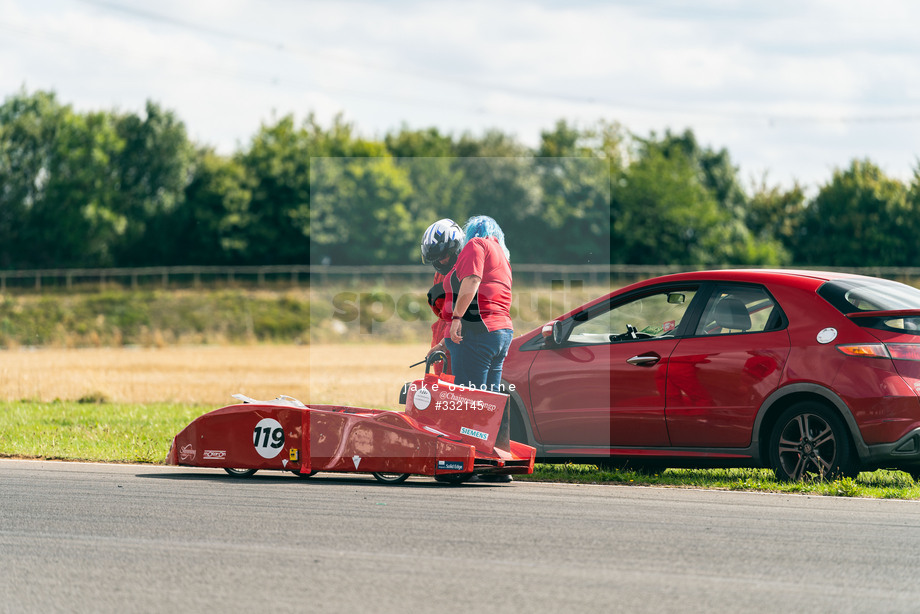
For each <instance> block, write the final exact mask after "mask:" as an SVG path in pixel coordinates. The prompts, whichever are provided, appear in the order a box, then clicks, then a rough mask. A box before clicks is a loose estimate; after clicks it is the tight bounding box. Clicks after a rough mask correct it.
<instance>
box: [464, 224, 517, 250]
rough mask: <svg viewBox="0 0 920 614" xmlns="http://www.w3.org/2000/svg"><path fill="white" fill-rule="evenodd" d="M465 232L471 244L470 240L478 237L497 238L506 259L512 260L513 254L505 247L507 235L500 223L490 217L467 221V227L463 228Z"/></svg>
mask: <svg viewBox="0 0 920 614" xmlns="http://www.w3.org/2000/svg"><path fill="white" fill-rule="evenodd" d="M463 232H464V234H466V243H469V241H470V239H474V238H476V237H481V238H483V239H485V238H486V237H495V238H496V239H497V240H498V244H499V245H501V246H502V251H503V252H504V253H505V258H507V259H508V260H509V261H510V260H511V252H509V251H508V247H507V246H506V245H505V233H504V232H502V229H501V226H499V225H498V222H496V221H495V220H493V219H492V218H490V217H489V216H488V215H474V216H473V217H471V218H470V219H468V220H467V221H466V226H464V227H463Z"/></svg>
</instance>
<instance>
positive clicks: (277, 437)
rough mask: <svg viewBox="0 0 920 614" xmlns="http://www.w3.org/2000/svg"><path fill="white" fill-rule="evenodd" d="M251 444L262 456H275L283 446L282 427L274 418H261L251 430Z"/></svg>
mask: <svg viewBox="0 0 920 614" xmlns="http://www.w3.org/2000/svg"><path fill="white" fill-rule="evenodd" d="M252 445H254V446H255V448H256V452H258V453H259V456H261V457H262V458H275V457H276V456H278V454H279V453H280V452H281V448H283V447H284V429H283V428H281V423H280V422H278V421H277V420H275V419H274V418H263V419H262V420H260V421H259V423H258V424H257V425H256V428H255V429H253V431H252Z"/></svg>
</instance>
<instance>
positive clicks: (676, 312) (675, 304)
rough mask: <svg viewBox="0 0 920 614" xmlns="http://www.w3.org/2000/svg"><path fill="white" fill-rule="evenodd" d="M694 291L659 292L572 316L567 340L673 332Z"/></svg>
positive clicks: (586, 341) (630, 337) (607, 340)
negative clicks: (585, 315) (592, 312)
mask: <svg viewBox="0 0 920 614" xmlns="http://www.w3.org/2000/svg"><path fill="white" fill-rule="evenodd" d="M695 294H696V290H680V291H670V292H668V291H662V292H656V293H654V294H646V295H644V296H640V297H637V298H634V299H632V300H629V301H627V302H625V303H620V304H616V305H613V306H612V308H607V309H604V310H602V311H600V312H599V313H595V314H589V315H588V317H586V318H585V319H579V318H578V316H576V318H575V320H576V322H575V324H574V326H573V327H572V332H571V334H570V335H569V338H568V342H569V343H574V344H597V343H612V342H620V341H631V340H634V339H652V338H657V337H665V336H669V335H673V334H675V332H676V330H677V328H678V327H679V326H680V323H681V320H682V319H683V317H684V315H685V314H686V312H687V307H688V306H689V305H690V302H691V301H692V300H693V297H694V295H695Z"/></svg>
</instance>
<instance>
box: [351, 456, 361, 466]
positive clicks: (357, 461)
mask: <svg viewBox="0 0 920 614" xmlns="http://www.w3.org/2000/svg"><path fill="white" fill-rule="evenodd" d="M351 462H353V463H354V464H355V469H357V468H358V465H360V464H361V457H360V456H358V455H357V454H355V455H354V456H352V457H351Z"/></svg>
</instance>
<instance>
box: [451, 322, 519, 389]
mask: <svg viewBox="0 0 920 614" xmlns="http://www.w3.org/2000/svg"><path fill="white" fill-rule="evenodd" d="M462 334H463V341H462V342H460V343H454V342H453V341H451V340H450V339H449V338H448V339H445V340H444V344H445V345H446V346H447V350H448V351H449V352H450V368H451V371H452V372H453V375H454V381H455V382H456V383H458V384H461V385H464V386H467V385H469V386H474V387H476V388H479V389H480V390H494V391H498V390H499V385H500V384H501V381H502V365H503V364H504V362H505V356H507V355H508V348H509V347H510V346H511V339H512V338H513V337H514V331H512V330H511V329H510V328H503V329H500V330H494V331H492V332H485V333H478V332H466V331H464V332H463V333H462Z"/></svg>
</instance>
